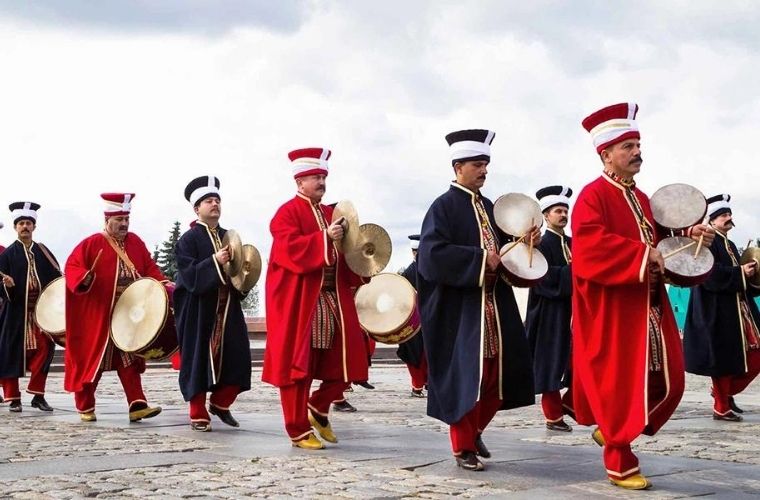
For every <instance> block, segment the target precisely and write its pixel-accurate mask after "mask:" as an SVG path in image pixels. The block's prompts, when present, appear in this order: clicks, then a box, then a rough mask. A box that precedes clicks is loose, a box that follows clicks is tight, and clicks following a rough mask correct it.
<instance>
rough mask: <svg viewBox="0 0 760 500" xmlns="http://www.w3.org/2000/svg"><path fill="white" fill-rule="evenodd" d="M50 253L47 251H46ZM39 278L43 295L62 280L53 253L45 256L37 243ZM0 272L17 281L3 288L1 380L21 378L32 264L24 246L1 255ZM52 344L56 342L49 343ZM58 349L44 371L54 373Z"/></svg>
mask: <svg viewBox="0 0 760 500" xmlns="http://www.w3.org/2000/svg"><path fill="white" fill-rule="evenodd" d="M46 250H47V249H46ZM31 251H32V255H34V263H35V265H36V267H37V277H38V278H39V281H40V290H39V291H40V293H41V292H42V290H43V289H44V288H45V287H46V286H47V284H48V283H50V282H51V281H53V280H54V279H56V278H58V277H59V276H61V271H60V266H59V265H58V261H56V260H55V257H53V254H52V253H50V250H47V254H48V255H50V259H52V261H51V260H50V259H48V257H47V256H46V255H45V252H43V250H42V244H41V243H37V242H33V243H32V247H31ZM0 271H2V273H3V274H7V275H9V276H10V277H12V278H13V281H14V283H15V286H13V287H11V288H6V287H5V286H3V296H4V298H5V301H6V303H5V308H3V310H2V315H0V378H19V377H23V376H25V374H26V353H25V352H24V332H25V331H26V320H27V314H26V301H27V290H26V284H27V278H28V274H29V260H28V258H27V256H26V250H24V244H23V243H22V242H21V241H20V240H16V241H14V242H13V243H11V245H10V246H9V247H8V248H6V249H5V251H4V252H3V253H2V254H0ZM48 341H49V342H50V343H51V344H52V342H53V341H52V340H48ZM53 353H54V349H50V354H49V356H48V359H47V360H46V361H45V364H44V365H43V371H44V372H47V371H48V370H49V369H50V363H51V362H52V360H53Z"/></svg>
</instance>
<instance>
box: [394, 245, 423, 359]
mask: <svg viewBox="0 0 760 500" xmlns="http://www.w3.org/2000/svg"><path fill="white" fill-rule="evenodd" d="M401 276H403V277H404V278H406V279H407V281H409V283H411V284H412V286H413V287H414V288H415V290H416V289H417V261H416V260H413V261H412V263H411V264H409V265H408V266H406V269H404V272H403V273H401ZM424 355H425V342H424V341H423V340H422V332H417V335H415V336H414V337H412V338H411V340H407V341H406V342H404V343H403V344H401V345H399V346H398V349H397V350H396V356H398V359H400V360H401V361H403V362H404V363H406V364H407V365H412V366H414V367H415V368H419V367H420V363H421V362H422V357H423V356H424Z"/></svg>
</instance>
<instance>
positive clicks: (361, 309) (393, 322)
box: [354, 273, 421, 345]
mask: <svg viewBox="0 0 760 500" xmlns="http://www.w3.org/2000/svg"><path fill="white" fill-rule="evenodd" d="M354 302H355V304H356V312H357V314H358V316H359V323H360V324H361V326H362V328H363V329H364V330H365V331H366V332H367V335H369V336H370V337H371V338H373V339H374V340H376V341H378V342H380V343H382V344H391V345H395V344H403V343H404V342H406V341H408V340H409V339H411V338H413V337H414V336H415V335H417V333H419V331H420V325H421V322H420V312H419V309H418V308H417V292H416V291H415V290H414V287H412V285H411V284H410V283H409V281H407V279H406V278H404V277H403V276H400V275H398V274H393V273H380V274H378V275H377V276H375V277H374V278H372V281H370V282H369V283H367V284H366V285H363V286H361V287H360V288H359V290H357V292H356V296H355V297H354Z"/></svg>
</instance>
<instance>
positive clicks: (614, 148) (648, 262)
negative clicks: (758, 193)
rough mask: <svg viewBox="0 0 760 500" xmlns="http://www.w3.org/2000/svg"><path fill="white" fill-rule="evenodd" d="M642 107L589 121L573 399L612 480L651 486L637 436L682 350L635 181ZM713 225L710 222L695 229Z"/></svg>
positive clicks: (667, 395)
mask: <svg viewBox="0 0 760 500" xmlns="http://www.w3.org/2000/svg"><path fill="white" fill-rule="evenodd" d="M637 111H638V106H637V105H636V104H633V103H621V104H616V105H613V106H608V107H606V108H604V109H601V110H599V111H597V112H595V113H594V114H592V115H590V116H589V117H587V118H586V119H585V120H583V127H584V128H585V129H586V130H588V131H589V132H590V133H591V135H592V137H593V140H594V146H596V151H597V153H598V154H599V156H600V158H601V160H602V163H603V165H604V173H603V174H602V175H601V176H600V177H599V178H598V179H596V180H595V181H593V182H591V183H590V184H588V185H587V186H586V187H585V188H583V190H582V191H581V193H580V195H579V196H578V201H577V202H576V204H575V207H574V209H573V214H572V217H571V220H572V234H573V300H572V303H573V306H572V309H573V310H572V317H573V326H572V329H573V340H572V342H573V352H572V357H573V381H572V390H573V394H574V398H573V403H574V407H575V408H574V411H575V418H576V420H577V421H578V423H580V424H583V425H592V424H597V425H598V426H599V427H598V429H596V430H595V431H594V434H593V437H594V440H595V441H596V442H597V444H600V445H602V446H604V465H605V467H606V469H607V475H608V478H609V480H610V481H611V482H612V483H613V484H615V485H617V486H621V487H623V488H627V489H645V488H648V487H649V486H651V484H650V482H649V481H648V480H647V479H646V478H645V477H644V476H643V475H642V474H641V472H640V470H639V463H638V459H637V458H636V456H635V455H634V454H633V452H632V451H631V442H632V441H633V440H634V439H636V438H637V437H638V436H639V435H640V434H642V433H643V434H647V435H653V434H654V433H656V432H657V431H658V430H659V429H660V427H662V425H663V424H665V422H667V420H668V419H669V418H670V416H671V415H672V413H673V412H674V411H675V409H676V406H678V402H679V401H680V400H681V396H682V394H683V390H684V366H683V351H682V349H681V342H680V339H679V336H678V328H677V326H676V322H675V319H674V317H673V311H672V309H671V307H670V303H669V302H668V296H667V293H666V292H665V284H664V280H663V272H664V260H663V257H662V255H661V254H660V252H659V251H657V249H656V248H655V247H656V245H657V242H658V241H659V238H658V232H657V228H656V227H655V224H654V218H653V216H652V211H651V208H650V206H649V198H648V197H647V196H646V195H645V194H644V193H642V192H641V191H640V190H639V189H638V188H636V184H635V182H634V180H633V177H634V176H635V175H636V174H637V173H638V172H639V170H640V169H641V163H642V157H641V148H640V142H639V139H640V135H639V131H638V126H637V125H636V122H635V117H636V112H637ZM689 233H690V235H691V236H692V237H693V238H696V239H699V237H700V236H701V235H703V234H704V244H705V245H709V244H710V243H711V242H712V239H713V238H714V236H715V234H714V232H713V231H712V230H710V229H708V228H707V227H706V226H704V225H701V224H700V225H696V226H694V227H692V228H691V230H690V231H689Z"/></svg>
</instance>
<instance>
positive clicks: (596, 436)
mask: <svg viewBox="0 0 760 500" xmlns="http://www.w3.org/2000/svg"><path fill="white" fill-rule="evenodd" d="M591 439H593V440H594V442H595V443H596V444H598V445H599V446H601V447H602V448H604V445H605V444H607V442H606V441H605V440H604V436H602V431H600V430H599V427H597V428H596V429H594V432H592V433H591Z"/></svg>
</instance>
